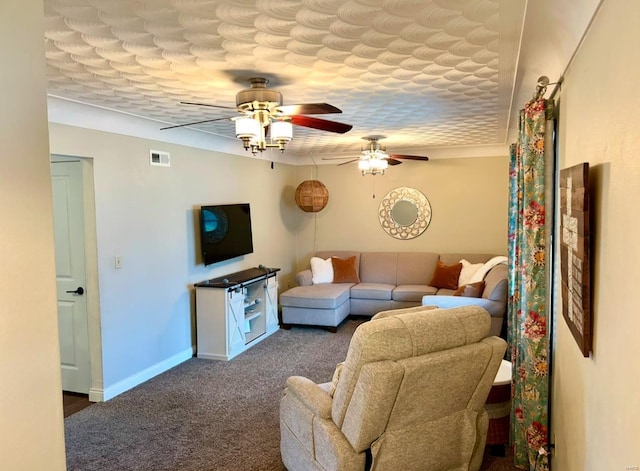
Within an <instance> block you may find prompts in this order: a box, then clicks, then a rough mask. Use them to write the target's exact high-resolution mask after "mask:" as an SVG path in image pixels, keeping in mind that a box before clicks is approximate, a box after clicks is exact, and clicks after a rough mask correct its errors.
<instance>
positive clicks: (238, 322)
mask: <svg viewBox="0 0 640 471" xmlns="http://www.w3.org/2000/svg"><path fill="white" fill-rule="evenodd" d="M279 270H280V269H279V268H266V267H262V266H261V267H259V268H249V269H247V270H243V271H240V272H237V273H230V274H228V275H226V276H223V277H220V278H215V279H211V280H207V281H203V282H201V283H197V284H196V285H195V287H196V331H197V342H198V345H197V356H198V358H206V359H209V360H231V359H232V358H233V357H235V356H237V355H239V354H240V353H242V352H244V351H245V350H247V349H248V348H250V347H252V346H253V345H255V344H256V343H258V342H260V341H261V340H263V339H265V338H266V337H268V336H269V335H271V334H273V333H274V332H276V331H277V330H278V328H279V326H278V278H277V275H276V272H278V271H279Z"/></svg>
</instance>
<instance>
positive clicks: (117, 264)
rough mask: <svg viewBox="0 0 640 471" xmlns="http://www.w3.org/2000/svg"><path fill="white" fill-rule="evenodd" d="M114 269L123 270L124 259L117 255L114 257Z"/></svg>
mask: <svg viewBox="0 0 640 471" xmlns="http://www.w3.org/2000/svg"><path fill="white" fill-rule="evenodd" d="M113 267H114V268H115V269H116V270H119V269H120V268H122V257H120V255H116V256H115V257H113Z"/></svg>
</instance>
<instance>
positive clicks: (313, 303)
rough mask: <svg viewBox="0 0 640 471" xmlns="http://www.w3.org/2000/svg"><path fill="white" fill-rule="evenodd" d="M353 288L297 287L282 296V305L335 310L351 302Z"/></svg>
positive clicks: (327, 285) (342, 285) (343, 285)
mask: <svg viewBox="0 0 640 471" xmlns="http://www.w3.org/2000/svg"><path fill="white" fill-rule="evenodd" d="M351 286H352V284H351V283H335V284H334V283H323V284H320V285H313V286H296V287H295V288H291V289H288V290H287V291H285V292H284V293H282V294H281V295H280V304H282V305H283V306H289V307H304V308H316V309H335V308H336V307H338V306H340V305H342V304H344V303H345V302H346V301H348V300H349V288H350V287H351Z"/></svg>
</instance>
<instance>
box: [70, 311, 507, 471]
mask: <svg viewBox="0 0 640 471" xmlns="http://www.w3.org/2000/svg"><path fill="white" fill-rule="evenodd" d="M361 322H362V321H361V320H352V319H349V320H348V321H347V322H345V323H344V324H343V325H342V326H341V327H340V329H339V330H338V332H337V333H335V334H332V333H329V332H326V331H324V330H320V329H313V328H293V329H291V330H289V331H286V330H279V331H278V332H276V333H275V334H273V335H272V336H271V337H269V338H266V339H264V340H263V341H262V342H260V343H259V344H257V345H255V346H254V347H252V348H251V349H249V350H247V351H246V352H245V353H243V354H241V355H239V356H238V357H236V358H234V359H233V360H231V361H229V362H220V361H213V360H201V359H197V358H193V359H191V360H188V361H186V362H184V363H182V364H180V365H178V366H177V367H175V368H173V369H171V370H169V371H167V372H165V373H163V374H161V375H158V376H156V377H155V378H152V379H151V380H149V381H147V382H145V383H144V384H141V385H140V386H138V387H136V388H134V389H131V390H130V391H127V392H125V393H123V394H121V395H119V396H117V397H115V398H114V399H111V400H110V401H108V402H104V403H96V404H94V405H92V406H90V407H88V408H86V409H84V410H81V411H80V412H77V413H75V414H73V415H72V416H70V417H68V418H66V419H65V434H66V446H67V469H68V471H107V470H117V471H128V470H131V471H165V470H166V471H177V470H180V471H209V470H210V471H214V470H215V471H226V470H229V471H261V470H264V471H283V470H284V469H285V468H284V466H283V464H282V461H281V460H280V449H279V446H280V429H279V418H278V411H279V401H280V396H281V393H282V388H283V386H284V383H285V380H286V379H287V378H288V377H289V376H293V375H299V376H306V377H308V378H310V379H312V380H313V381H316V382H326V381H330V380H331V376H332V374H333V370H334V368H335V365H336V364H337V363H338V362H340V361H342V360H344V357H345V355H346V352H347V348H348V346H349V340H350V338H351V335H352V334H353V331H354V330H355V328H356V327H357V325H359V324H360V323H361ZM511 463H512V459H511V458H510V457H507V458H497V457H494V456H491V455H489V454H487V456H486V457H485V463H484V464H483V467H482V470H483V471H512V470H513V469H514V468H513V465H512V464H511Z"/></svg>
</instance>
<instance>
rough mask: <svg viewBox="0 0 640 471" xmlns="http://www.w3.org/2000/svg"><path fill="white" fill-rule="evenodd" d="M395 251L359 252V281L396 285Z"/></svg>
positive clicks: (396, 254) (396, 265)
mask: <svg viewBox="0 0 640 471" xmlns="http://www.w3.org/2000/svg"><path fill="white" fill-rule="evenodd" d="M397 273H398V253H397V252H392V253H391V252H363V253H362V254H360V273H359V275H360V281H361V282H362V283H383V284H389V285H396V284H397V280H396V275H397Z"/></svg>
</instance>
